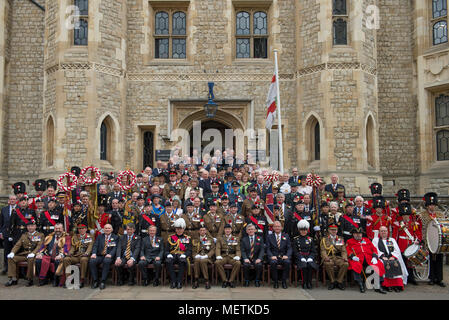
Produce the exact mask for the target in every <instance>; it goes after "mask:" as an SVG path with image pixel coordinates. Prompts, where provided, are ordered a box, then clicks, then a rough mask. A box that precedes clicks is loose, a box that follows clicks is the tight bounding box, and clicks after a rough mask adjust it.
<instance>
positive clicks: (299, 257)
mask: <svg viewBox="0 0 449 320" xmlns="http://www.w3.org/2000/svg"><path fill="white" fill-rule="evenodd" d="M309 227H310V223H309V222H308V221H307V220H305V219H302V220H301V221H299V222H298V225H297V228H298V230H299V236H296V237H295V238H293V253H294V257H295V261H296V265H297V266H298V271H301V272H302V274H303V282H302V288H303V289H305V288H307V289H312V269H315V270H318V265H317V264H316V262H315V259H316V257H317V248H316V243H315V240H314V239H313V238H312V237H310V236H309V235H308V232H309Z"/></svg>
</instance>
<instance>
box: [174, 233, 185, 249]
mask: <svg viewBox="0 0 449 320" xmlns="http://www.w3.org/2000/svg"><path fill="white" fill-rule="evenodd" d="M171 239H172V240H173V241H175V242H178V243H179V249H181V251H185V250H186V246H185V245H183V244H182V243H181V241H179V238H178V237H177V236H176V235H172V236H171Z"/></svg>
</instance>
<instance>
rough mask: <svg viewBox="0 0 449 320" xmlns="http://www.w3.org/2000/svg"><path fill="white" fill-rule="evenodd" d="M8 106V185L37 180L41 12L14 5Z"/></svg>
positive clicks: (27, 4) (26, 4) (29, 6)
mask: <svg viewBox="0 0 449 320" xmlns="http://www.w3.org/2000/svg"><path fill="white" fill-rule="evenodd" d="M9 32H10V36H11V38H10V41H9V45H10V51H9V54H10V61H9V74H8V81H9V82H8V106H7V121H6V123H5V126H6V130H7V132H6V135H7V147H6V149H7V154H8V156H7V159H6V161H7V172H8V176H9V177H10V178H11V180H10V181H9V183H13V182H15V181H17V179H24V180H25V182H27V181H29V179H30V176H37V175H38V174H39V169H40V166H41V162H42V147H41V146H42V115H43V97H42V92H43V68H42V66H43V60H44V59H43V49H44V46H43V44H44V12H43V11H42V10H41V9H39V8H38V7H37V6H36V5H34V4H32V3H31V2H29V1H13V2H12V6H11V25H10V31H9Z"/></svg>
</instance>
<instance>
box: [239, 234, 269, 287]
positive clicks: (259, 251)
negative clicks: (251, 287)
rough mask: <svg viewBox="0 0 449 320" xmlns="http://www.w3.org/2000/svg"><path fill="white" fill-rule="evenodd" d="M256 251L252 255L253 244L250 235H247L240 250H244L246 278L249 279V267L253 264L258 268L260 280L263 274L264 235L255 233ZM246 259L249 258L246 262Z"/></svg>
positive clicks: (257, 276)
mask: <svg viewBox="0 0 449 320" xmlns="http://www.w3.org/2000/svg"><path fill="white" fill-rule="evenodd" d="M253 237H254V253H253V255H252V256H251V244H250V237H249V236H246V237H244V238H243V239H242V241H241V242H240V250H241V252H242V260H243V262H242V263H243V276H244V278H245V280H247V281H248V280H249V269H250V267H251V266H254V268H255V269H256V281H260V278H261V277H260V276H261V274H262V264H263V256H264V253H265V249H264V243H263V237H262V236H260V235H257V234H255V235H254V236H253ZM246 259H249V262H245V260H246ZM257 259H260V262H259V263H256V260H257Z"/></svg>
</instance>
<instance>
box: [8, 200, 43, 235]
mask: <svg viewBox="0 0 449 320" xmlns="http://www.w3.org/2000/svg"><path fill="white" fill-rule="evenodd" d="M30 220H31V221H35V222H36V223H37V218H36V214H35V212H34V211H32V210H30V209H28V204H27V199H26V198H25V197H22V198H20V199H19V202H18V205H17V206H16V209H15V210H14V211H13V213H12V215H11V235H12V238H13V243H14V244H15V243H16V242H17V241H18V240H19V238H20V237H21V236H22V234H24V233H25V232H26V225H27V224H28V222H29V221H30Z"/></svg>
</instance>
